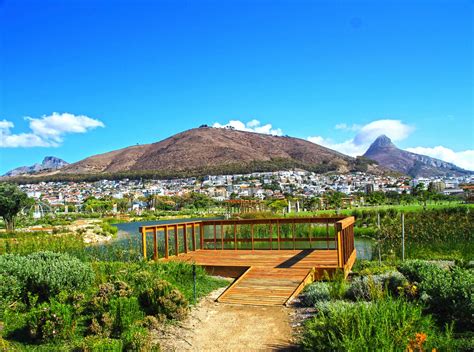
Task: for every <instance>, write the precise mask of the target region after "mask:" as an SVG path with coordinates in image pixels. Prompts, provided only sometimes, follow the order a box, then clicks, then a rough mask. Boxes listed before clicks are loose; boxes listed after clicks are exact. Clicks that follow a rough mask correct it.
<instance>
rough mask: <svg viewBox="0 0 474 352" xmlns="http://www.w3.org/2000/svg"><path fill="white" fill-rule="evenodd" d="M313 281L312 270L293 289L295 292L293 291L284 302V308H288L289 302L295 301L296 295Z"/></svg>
mask: <svg viewBox="0 0 474 352" xmlns="http://www.w3.org/2000/svg"><path fill="white" fill-rule="evenodd" d="M313 281H314V268H313V269H311V270H310V271H309V272H308V274H307V275H306V277H305V278H304V279H303V281H301V283H300V284H299V285H298V286H297V287H296V288H295V290H294V291H293V293H292V294H291V295H290V297H288V299H287V300H286V301H285V306H288V305H289V304H290V303H291V301H292V300H293V299H295V297H296V296H298V294H299V293H300V292H301V290H303V288H304V287H305V286H306V285H308V284H310V283H311V282H313Z"/></svg>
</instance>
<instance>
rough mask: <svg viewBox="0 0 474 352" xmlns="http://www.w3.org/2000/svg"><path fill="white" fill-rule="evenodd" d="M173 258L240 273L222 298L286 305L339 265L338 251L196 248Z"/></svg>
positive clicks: (212, 269)
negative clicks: (307, 286)
mask: <svg viewBox="0 0 474 352" xmlns="http://www.w3.org/2000/svg"><path fill="white" fill-rule="evenodd" d="M170 260H176V261H184V262H188V263H195V264H198V265H201V266H203V267H205V268H206V269H207V270H208V271H209V272H210V273H214V274H216V275H223V276H230V277H237V279H236V280H235V281H234V283H232V285H230V286H229V288H228V289H227V290H226V291H225V292H224V293H223V294H222V295H221V296H220V297H219V298H218V301H219V302H226V303H236V304H254V305H283V304H288V303H289V302H290V301H291V300H292V299H293V298H294V297H296V295H298V293H299V292H300V291H301V290H302V289H303V288H304V286H305V285H306V284H308V283H310V282H312V281H314V280H316V279H318V278H319V277H321V276H322V275H323V273H324V271H327V272H328V273H329V274H331V273H333V272H334V271H335V270H336V268H337V251H336V250H317V249H306V250H275V251H270V250H255V251H252V250H237V251H234V250H225V251H222V250H197V251H194V252H189V253H186V254H180V255H179V256H176V257H172V258H170ZM239 269H240V270H239Z"/></svg>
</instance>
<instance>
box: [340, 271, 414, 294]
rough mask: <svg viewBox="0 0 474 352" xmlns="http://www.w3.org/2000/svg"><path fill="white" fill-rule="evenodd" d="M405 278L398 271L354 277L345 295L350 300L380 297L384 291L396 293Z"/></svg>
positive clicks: (404, 281) (403, 283)
mask: <svg viewBox="0 0 474 352" xmlns="http://www.w3.org/2000/svg"><path fill="white" fill-rule="evenodd" d="M406 283H407V279H406V278H405V277H404V276H403V275H402V274H401V273H399V272H398V271H393V272H387V273H384V274H380V275H367V276H360V277H355V278H354V279H353V280H352V281H351V284H350V286H349V289H348V290H347V294H346V297H347V298H349V299H352V300H366V301H370V300H373V299H377V298H382V297H384V296H385V295H386V293H389V294H391V295H392V296H395V295H398V294H399V292H400V289H399V288H400V287H402V288H403V287H404V286H405V284H406Z"/></svg>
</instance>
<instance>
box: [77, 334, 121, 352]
mask: <svg viewBox="0 0 474 352" xmlns="http://www.w3.org/2000/svg"><path fill="white" fill-rule="evenodd" d="M122 350H123V343H122V340H118V339H110V338H107V337H98V336H87V337H86V338H85V339H83V340H82V341H81V342H80V343H79V344H78V345H77V346H76V348H75V349H74V351H76V352H104V351H107V352H122Z"/></svg>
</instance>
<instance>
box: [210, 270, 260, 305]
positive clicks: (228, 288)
mask: <svg viewBox="0 0 474 352" xmlns="http://www.w3.org/2000/svg"><path fill="white" fill-rule="evenodd" d="M251 269H252V267H250V266H249V267H248V268H247V270H245V271H244V273H243V274H242V275H240V276H239V277H238V278H237V279H236V280H235V281H234V282H233V283H232V284H231V285H229V286H228V287H227V288H226V289H225V291H224V292H222V294H221V295H220V296H219V297H218V298H217V300H216V301H217V302H220V300H221V299H222V298H224V297H225V296H226V295H227V294H229V291H230V289H231V288H232V287H233V286H235V285H236V284H237V283H239V282H240V281H242V280H243V279H244V277H245V275H247V273H248V272H249V271H250V270H251Z"/></svg>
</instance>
